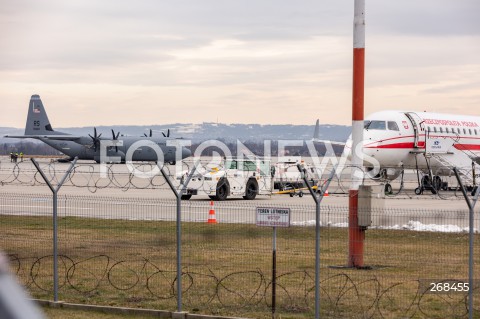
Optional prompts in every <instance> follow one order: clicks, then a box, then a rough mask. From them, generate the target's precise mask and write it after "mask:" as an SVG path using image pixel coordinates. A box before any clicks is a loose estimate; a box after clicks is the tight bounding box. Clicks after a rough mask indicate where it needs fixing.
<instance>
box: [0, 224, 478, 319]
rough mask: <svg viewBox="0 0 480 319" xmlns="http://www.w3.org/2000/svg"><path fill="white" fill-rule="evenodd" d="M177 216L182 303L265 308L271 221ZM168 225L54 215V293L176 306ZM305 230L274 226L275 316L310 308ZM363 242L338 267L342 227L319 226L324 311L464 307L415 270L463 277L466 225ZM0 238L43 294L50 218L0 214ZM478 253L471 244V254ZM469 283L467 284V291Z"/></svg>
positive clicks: (309, 234) (343, 248)
mask: <svg viewBox="0 0 480 319" xmlns="http://www.w3.org/2000/svg"><path fill="white" fill-rule="evenodd" d="M182 226H183V229H182V234H183V236H182V257H183V258H182V271H183V275H182V287H183V288H182V291H183V293H182V294H183V310H185V311H189V312H192V313H201V314H215V315H228V316H243V317H251V318H269V317H271V314H270V306H271V301H270V300H271V246H272V231H271V229H269V228H259V227H256V226H255V225H242V224H217V225H208V224H203V223H183V224H182ZM175 234H176V229H175V223H173V222H161V221H122V220H98V219H81V218H74V217H67V218H61V219H59V252H60V255H61V256H60V258H59V279H60V280H59V282H60V292H59V297H60V300H63V301H67V302H75V303H89V304H99V305H109V306H125V307H140V308H151V309H159V310H170V311H173V310H176V280H175V278H176V242H175ZM314 236H315V233H314V228H312V227H290V228H288V229H278V241H277V247H278V248H277V249H278V251H277V313H278V314H279V315H281V318H311V317H312V314H313V311H314V266H315V265H314V242H315V241H314ZM476 236H477V237H476V238H475V241H476V243H478V235H476ZM365 243H366V244H365V264H366V265H369V266H371V268H370V269H366V270H358V269H348V268H345V267H343V266H344V265H345V263H346V259H347V247H348V234H347V229H344V228H328V227H327V228H322V230H321V275H320V278H321V285H320V288H321V301H320V302H321V309H322V310H321V314H322V315H324V316H326V317H334V318H347V317H348V318H366V317H367V318H382V317H383V318H396V317H399V316H402V317H413V318H427V317H428V318H465V317H466V299H465V294H464V293H450V294H424V293H423V291H420V292H419V280H420V279H432V280H442V279H452V278H454V279H467V278H468V264H467V262H468V235H467V234H464V233H461V234H458V233H433V232H413V231H400V230H395V231H394V230H368V231H367V235H366V241H365ZM0 245H1V247H2V249H3V250H5V251H6V252H7V253H8V254H9V255H10V257H11V265H12V269H13V271H14V272H15V273H16V274H17V275H18V276H19V278H20V280H21V281H22V283H23V284H24V285H25V286H26V287H27V288H28V290H29V291H30V293H31V294H32V295H33V296H34V297H35V298H40V299H52V298H53V297H52V286H53V283H52V260H53V259H52V256H51V255H52V248H51V247H52V225H51V220H50V219H48V218H45V217H17V216H0ZM476 252H478V249H476ZM479 260H480V258H479V257H478V254H477V253H476V255H475V263H476V264H478V262H479ZM477 273H478V270H477ZM478 277H480V276H476V278H478ZM479 295H480V294H479V293H478V289H477V290H475V296H476V298H477V299H478V297H480V296H479ZM476 309H477V310H478V309H479V307H476ZM48 311H50V310H48ZM56 311H57V310H52V316H54V314H53V313H54V312H56ZM62 311H63V310H62ZM49 315H50V314H49ZM476 316H477V317H478V313H476ZM69 317H70V316H69ZM78 318H83V317H78ZM93 318H96V317H93ZM98 318H104V317H98ZM112 318H113V317H112Z"/></svg>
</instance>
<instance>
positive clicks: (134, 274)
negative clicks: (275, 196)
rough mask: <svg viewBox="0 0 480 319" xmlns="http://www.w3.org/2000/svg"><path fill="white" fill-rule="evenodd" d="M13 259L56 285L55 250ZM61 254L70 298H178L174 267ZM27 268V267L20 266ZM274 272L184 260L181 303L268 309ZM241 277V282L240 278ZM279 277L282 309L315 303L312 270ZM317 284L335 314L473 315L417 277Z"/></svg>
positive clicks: (459, 298) (18, 268) (36, 278)
mask: <svg viewBox="0 0 480 319" xmlns="http://www.w3.org/2000/svg"><path fill="white" fill-rule="evenodd" d="M9 258H10V260H11V264H12V268H13V271H14V272H15V273H16V275H17V276H19V277H20V278H22V279H24V281H25V282H24V284H25V286H26V287H27V288H34V289H35V288H37V289H39V290H40V291H43V292H51V291H52V283H51V280H52V276H51V274H50V273H49V271H48V270H47V269H45V268H46V267H48V268H49V269H50V267H51V263H52V260H53V256H52V255H45V256H41V257H38V256H35V257H20V256H19V255H18V254H10V255H9ZM59 261H60V267H59V269H60V271H59V288H60V293H63V294H64V296H65V298H66V300H68V299H69V297H68V296H67V294H68V289H71V290H73V291H76V292H77V293H79V294H80V298H81V297H82V296H84V297H88V296H91V295H93V294H94V295H101V294H102V292H103V293H105V290H106V289H111V290H113V291H118V292H128V291H135V296H136V298H138V299H139V300H142V299H148V300H151V299H152V298H153V299H156V300H159V301H161V300H176V298H177V293H176V271H174V270H169V269H164V268H162V267H161V266H159V265H157V264H155V263H154V262H153V261H152V260H150V259H147V258H144V259H141V260H138V261H136V262H132V261H126V260H116V259H114V258H111V257H109V256H108V255H104V254H99V255H95V256H91V257H87V258H83V259H80V260H76V259H75V258H74V257H70V256H68V255H59ZM25 263H26V264H27V265H24V264H25ZM93 263H94V264H96V265H97V266H96V267H94V268H92V267H91V264H93ZM99 264H100V266H99ZM135 265H136V266H135ZM22 269H29V271H28V273H22ZM339 271H341V270H339ZM367 272H368V270H367ZM220 273H221V274H220ZM25 277H27V278H25ZM362 277H363V278H365V277H368V275H362ZM270 279H271V272H270V271H267V273H265V272H264V270H262V269H258V268H257V269H252V270H245V271H233V272H227V273H225V271H224V270H214V269H211V268H209V267H206V266H202V267H200V268H198V267H195V266H186V267H184V269H183V270H182V282H183V283H184V284H183V290H182V296H183V302H184V304H185V305H186V306H188V307H192V308H194V307H204V308H205V307H211V308H212V309H216V310H218V307H219V306H220V307H223V308H227V309H240V308H243V307H246V306H248V308H249V309H252V308H253V307H257V308H258V309H257V311H268V309H269V308H270V307H271V299H270V298H271V295H270V291H271V285H272V281H271V280H270ZM239 282H241V283H242V284H241V285H239V284H238V283H239ZM276 282H277V290H276V291H277V300H278V304H277V307H279V309H283V310H284V311H287V312H297V313H302V312H307V313H308V312H309V311H311V310H313V307H314V289H315V287H314V274H312V273H310V272H308V271H306V270H301V271H291V272H285V273H282V274H279V275H278V276H277V278H276ZM105 285H107V286H109V287H110V288H108V287H105ZM240 287H241V288H240ZM427 288H428V287H427ZM320 289H321V301H320V302H321V305H322V312H324V313H325V314H328V315H329V316H330V317H339V318H340V317H344V316H345V315H348V314H351V313H352V311H353V312H354V313H356V314H358V316H359V317H361V318H373V317H380V318H390V317H392V316H401V317H402V318H414V317H418V316H419V315H420V316H425V317H437V316H439V315H441V316H442V317H447V318H450V317H451V318H453V317H455V318H462V317H466V316H467V314H468V307H467V306H468V303H467V300H468V292H464V293H459V292H453V293H444V294H430V293H429V291H428V289H426V288H425V287H423V285H422V284H421V280H420V279H407V280H403V281H402V280H400V281H398V280H397V281H393V282H392V280H391V279H390V280H388V281H385V282H383V281H382V280H380V279H379V278H377V277H376V276H375V275H372V276H370V278H368V279H361V280H360V281H359V280H358V279H355V278H353V277H352V276H351V275H350V274H348V273H345V272H341V273H336V274H330V275H324V276H322V277H321V281H320ZM473 289H474V293H478V291H479V287H477V286H475V287H473ZM62 291H63V292H62ZM138 291H143V292H144V294H145V295H144V296H141V295H139V292H138ZM73 298H74V299H75V298H79V296H78V295H76V296H75V297H73ZM432 299H435V302H436V306H435V307H432ZM73 301H75V300H73ZM267 308H268V309H267ZM479 310H480V309H478V307H477V308H475V311H479Z"/></svg>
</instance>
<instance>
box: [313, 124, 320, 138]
mask: <svg viewBox="0 0 480 319" xmlns="http://www.w3.org/2000/svg"><path fill="white" fill-rule="evenodd" d="M319 139H320V120H319V119H317V123H315V131H314V132H313V140H319Z"/></svg>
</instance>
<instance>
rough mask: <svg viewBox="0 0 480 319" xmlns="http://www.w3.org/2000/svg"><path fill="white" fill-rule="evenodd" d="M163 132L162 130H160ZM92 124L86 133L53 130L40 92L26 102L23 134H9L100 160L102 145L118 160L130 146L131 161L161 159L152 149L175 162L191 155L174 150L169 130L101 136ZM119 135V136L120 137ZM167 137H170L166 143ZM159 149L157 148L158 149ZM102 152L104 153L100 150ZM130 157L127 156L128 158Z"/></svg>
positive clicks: (80, 156) (84, 157)
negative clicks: (154, 132)
mask: <svg viewBox="0 0 480 319" xmlns="http://www.w3.org/2000/svg"><path fill="white" fill-rule="evenodd" d="M162 134H163V133H162ZM101 135H102V134H97V129H96V128H94V134H93V136H92V135H90V134H89V135H88V136H75V135H70V134H67V133H64V132H59V131H55V130H54V129H53V128H52V125H50V121H49V120H48V116H47V112H46V111H45V108H44V106H43V103H42V100H40V96H39V95H32V97H31V99H30V104H29V106H28V116H27V124H26V126H25V135H20V136H9V135H6V136H5V137H10V138H33V139H37V140H40V141H42V142H44V143H45V144H48V145H50V146H51V147H53V148H55V149H56V150H58V151H60V152H62V153H63V154H65V155H67V156H68V157H69V160H72V159H73V158H74V157H76V156H78V158H79V159H82V160H94V161H96V162H100V161H101V159H100V155H101V148H102V147H105V149H104V151H105V154H104V155H105V156H106V157H117V158H118V159H120V161H121V162H125V159H126V154H129V150H130V148H131V147H132V145H133V147H132V149H131V161H155V162H156V161H160V160H159V159H158V156H157V152H156V151H155V149H157V151H158V150H161V151H162V153H163V162H165V163H172V164H174V163H175V161H176V160H177V159H178V160H182V159H184V158H186V157H189V156H191V152H190V150H189V149H187V148H185V147H182V148H181V150H179V151H178V155H177V154H176V153H177V152H176V149H177V146H175V144H176V143H175V142H174V141H175V138H171V137H169V133H168V134H167V135H166V136H165V134H163V135H164V136H163V137H160V136H158V137H156V136H152V132H151V131H150V136H147V135H146V134H145V136H143V137H135V136H121V137H120V136H119V135H120V133H117V134H115V132H114V131H113V130H112V138H105V137H101ZM119 137H120V138H119ZM107 141H110V142H111V143H105V144H109V145H108V146H103V145H102V142H107ZM167 141H171V142H170V143H168V145H167ZM159 153H160V152H159ZM102 155H103V154H102ZM128 160H130V158H128Z"/></svg>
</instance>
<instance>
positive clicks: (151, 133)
mask: <svg viewBox="0 0 480 319" xmlns="http://www.w3.org/2000/svg"><path fill="white" fill-rule="evenodd" d="M143 135H145V137H152V135H153V132H152V129H150V135H147V133H143Z"/></svg>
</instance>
